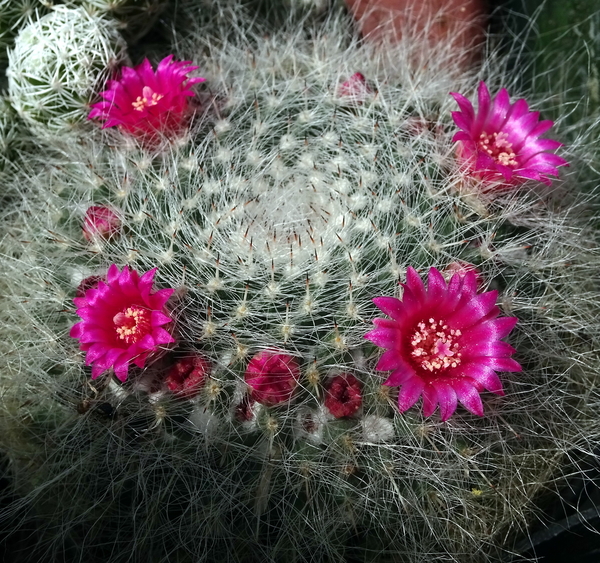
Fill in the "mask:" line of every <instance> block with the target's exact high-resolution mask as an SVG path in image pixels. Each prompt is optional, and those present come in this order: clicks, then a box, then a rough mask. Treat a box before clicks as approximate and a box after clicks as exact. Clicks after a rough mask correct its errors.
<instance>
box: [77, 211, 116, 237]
mask: <svg viewBox="0 0 600 563" xmlns="http://www.w3.org/2000/svg"><path fill="white" fill-rule="evenodd" d="M120 228H121V219H119V216H118V215H117V214H116V213H115V212H114V211H113V210H112V209H109V208H108V207H104V206H100V205H92V206H91V207H88V209H87V211H86V212H85V217H84V218H83V236H84V238H85V239H86V240H87V241H92V240H93V239H94V237H95V236H99V237H102V238H108V237H110V236H112V235H114V234H115V233H117V232H119V229H120Z"/></svg>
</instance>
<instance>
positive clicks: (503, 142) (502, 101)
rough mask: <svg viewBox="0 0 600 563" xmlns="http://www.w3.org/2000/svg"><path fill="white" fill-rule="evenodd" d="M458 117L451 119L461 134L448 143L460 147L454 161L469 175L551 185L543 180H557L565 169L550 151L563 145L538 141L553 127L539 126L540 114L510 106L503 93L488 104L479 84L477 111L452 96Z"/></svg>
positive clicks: (519, 104) (520, 105)
mask: <svg viewBox="0 0 600 563" xmlns="http://www.w3.org/2000/svg"><path fill="white" fill-rule="evenodd" d="M451 95H452V96H454V99H455V100H456V102H457V103H458V106H459V108H460V110H461V111H453V112H452V118H453V119H454V122H455V123H456V125H458V127H459V128H460V129H462V131H459V132H458V133H456V134H455V135H454V137H453V139H452V140H453V141H459V142H460V145H459V148H458V156H459V158H460V159H462V160H464V161H465V162H466V163H467V165H468V166H469V168H470V169H471V170H472V172H473V173H474V174H475V175H476V176H478V177H479V178H481V179H482V180H486V181H502V180H504V181H505V182H508V183H510V184H518V183H523V182H525V181H526V180H527V179H532V180H539V181H541V182H544V183H545V184H548V185H550V183H551V181H550V178H548V176H558V167H559V166H568V164H567V162H566V161H565V160H564V159H563V158H561V157H560V156H558V155H556V154H554V153H549V152H546V151H554V150H556V149H557V148H559V147H561V146H562V143H559V142H558V141H554V140H552V139H540V135H542V134H543V133H545V132H546V131H548V129H550V127H552V125H553V124H554V122H553V121H550V120H544V121H539V112H537V111H535V112H531V111H529V106H528V105H527V102H526V101H525V100H524V99H519V100H517V101H516V102H515V103H514V104H511V103H510V98H509V95H508V92H507V91H506V88H502V89H501V90H500V92H498V94H497V95H496V97H495V98H494V99H493V100H492V99H491V98H490V93H489V91H488V88H487V86H486V85H485V82H481V83H480V84H479V90H478V97H479V107H478V109H477V113H475V111H474V109H473V105H472V104H471V102H470V101H469V100H467V98H465V97H464V96H463V95H462V94H458V93H455V92H453V93H451Z"/></svg>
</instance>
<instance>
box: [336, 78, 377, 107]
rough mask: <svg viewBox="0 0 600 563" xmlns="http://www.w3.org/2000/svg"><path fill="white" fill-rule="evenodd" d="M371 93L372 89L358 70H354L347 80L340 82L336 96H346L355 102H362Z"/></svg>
mask: <svg viewBox="0 0 600 563" xmlns="http://www.w3.org/2000/svg"><path fill="white" fill-rule="evenodd" d="M372 93H373V90H372V89H371V87H370V86H369V85H368V84H367V80H366V79H365V77H364V75H363V74H362V73H360V72H355V73H354V74H353V75H352V76H351V77H350V78H348V80H346V81H345V82H343V83H342V84H340V85H339V87H338V91H337V95H338V97H340V98H346V99H347V100H348V101H350V102H354V103H357V104H362V103H363V102H364V101H365V100H366V99H367V98H368V97H369V96H370V95H371V94H372Z"/></svg>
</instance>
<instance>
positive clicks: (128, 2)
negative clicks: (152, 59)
mask: <svg viewBox="0 0 600 563" xmlns="http://www.w3.org/2000/svg"><path fill="white" fill-rule="evenodd" d="M63 3H64V4H66V5H67V6H72V7H77V6H82V7H84V8H85V9H86V10H87V11H88V12H89V13H90V14H92V15H98V16H106V17H109V18H114V19H115V20H116V21H117V22H118V29H119V31H120V32H121V33H122V34H123V35H124V36H125V38H126V39H127V40H128V41H131V42H135V41H137V40H138V39H140V38H141V37H143V36H144V35H145V34H146V33H147V32H148V31H149V30H150V28H151V27H152V26H153V25H154V23H155V22H156V19H157V18H158V16H160V14H161V13H162V12H163V11H164V9H165V8H166V7H167V6H168V4H169V0H64V1H63Z"/></svg>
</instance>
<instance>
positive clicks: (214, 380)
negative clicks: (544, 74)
mask: <svg viewBox="0 0 600 563" xmlns="http://www.w3.org/2000/svg"><path fill="white" fill-rule="evenodd" d="M243 9H244V7H243V6H242V5H241V3H240V5H238V4H237V3H236V2H229V3H227V7H226V9H225V8H224V9H223V10H222V11H221V12H220V13H219V12H218V11H215V13H214V14H213V15H212V16H211V18H208V17H207V16H206V14H205V15H204V16H203V18H204V19H201V18H198V20H197V24H196V27H195V29H193V31H192V33H191V35H190V38H189V40H187V41H186V42H181V43H180V49H181V52H180V53H178V55H179V58H180V59H185V60H192V61H193V62H194V64H196V65H198V66H199V70H198V73H201V74H202V75H203V76H204V77H206V78H207V81H206V83H205V84H203V85H201V86H196V87H197V88H198V90H199V94H198V103H197V104H196V105H195V106H193V105H192V106H190V107H193V108H194V110H195V116H194V117H193V118H192V120H191V121H190V125H189V130H188V131H187V132H186V133H183V132H182V131H180V130H177V135H173V136H171V137H170V136H169V132H168V131H162V132H160V133H161V135H162V136H161V135H159V136H158V139H154V141H153V142H149V141H148V138H147V137H146V136H144V137H139V138H137V137H136V136H135V134H133V133H134V132H135V130H133V133H132V134H128V133H127V132H126V131H123V132H119V131H115V132H114V133H111V134H110V135H109V134H106V133H105V132H102V131H100V130H99V128H98V130H96V131H95V132H94V133H93V134H92V135H90V136H88V137H81V138H75V137H70V138H68V139H66V140H65V143H63V144H62V145H61V151H60V152H58V151H53V150H52V149H50V148H47V149H44V152H43V154H42V155H40V156H38V157H37V158H36V157H34V156H33V155H32V156H31V158H30V159H29V160H28V161H27V166H25V165H23V166H22V168H21V169H20V170H19V171H16V172H15V173H14V175H13V179H12V182H13V184H14V189H15V190H18V191H19V193H20V197H21V201H20V203H19V204H18V205H14V206H11V207H10V208H9V209H6V210H5V211H4V215H5V216H4V219H5V221H4V224H5V225H6V227H3V228H4V229H5V232H7V229H10V234H9V233H7V234H5V236H4V238H3V241H2V254H3V257H4V258H3V262H4V265H5V270H6V271H7V275H6V276H4V278H3V279H2V281H1V282H0V283H2V289H3V291H2V292H0V294H1V295H3V296H4V297H3V301H2V307H0V311H1V313H0V314H1V315H2V322H3V326H5V327H6V329H5V331H6V339H5V340H6V341H5V342H3V343H2V346H3V347H5V348H6V353H5V354H4V358H6V360H2V362H3V364H2V369H0V378H1V379H0V385H1V386H2V395H1V396H2V410H1V414H2V418H0V429H1V431H0V440H1V443H2V446H3V448H4V449H5V450H6V451H7V452H8V455H9V456H10V460H11V464H12V475H13V477H14V482H15V487H16V490H17V492H18V493H19V494H20V495H22V497H23V499H24V500H23V501H22V504H21V505H15V508H14V511H15V512H14V513H12V514H13V516H14V515H15V513H16V515H19V516H21V517H23V518H24V517H25V516H24V515H23V514H22V513H19V512H18V511H19V507H20V506H23V504H24V505H26V506H27V507H28V509H29V510H30V511H31V513H30V515H31V516H32V517H33V518H34V520H35V522H36V524H37V528H38V530H39V542H38V544H37V546H35V547H36V551H35V553H36V557H38V558H39V556H40V555H39V554H43V555H46V556H48V555H50V556H54V557H56V556H57V555H59V554H60V555H61V556H63V555H64V554H67V555H68V556H69V557H70V558H71V559H77V558H79V557H83V555H84V554H85V557H86V558H88V559H91V560H92V561H94V560H104V561H105V560H107V559H109V560H111V561H131V560H135V561H137V560H140V561H141V560H146V561H147V560H151V561H174V560H178V561H194V562H198V561H239V562H252V561H282V562H290V561H323V562H333V561H340V562H341V561H383V562H386V561H411V562H420V561H432V560H433V561H448V560H453V561H461V562H468V561H485V560H490V559H494V558H496V557H499V556H500V552H501V549H502V547H501V542H502V540H503V538H505V537H507V535H508V537H510V534H511V532H512V530H514V527H520V526H525V525H526V522H527V517H528V514H529V511H530V509H531V507H532V500H533V499H534V498H535V496H536V495H537V494H538V493H539V492H540V491H542V490H543V489H544V488H546V487H548V486H550V483H552V482H553V479H555V478H556V477H557V475H559V473H560V467H561V465H562V464H563V463H565V461H566V458H568V457H571V458H572V459H573V460H574V461H576V454H577V452H578V451H581V450H584V449H586V448H589V449H591V448H592V447H593V445H594V444H596V443H597V440H598V438H599V433H598V414H597V413H598V399H599V397H598V383H599V380H598V377H599V376H598V374H597V369H596V366H597V360H598V358H597V350H598V349H600V347H599V346H598V338H599V336H600V330H599V329H600V325H599V321H598V318H599V317H598V302H599V297H600V295H599V294H598V287H597V286H596V285H595V282H594V276H595V272H596V271H597V267H598V256H597V251H596V242H595V237H597V233H596V232H595V231H593V229H592V228H591V226H590V222H589V221H588V219H587V218H586V210H587V206H586V201H585V199H584V198H583V197H580V195H579V193H578V192H577V189H578V188H577V183H578V182H580V183H584V182H585V181H586V180H585V175H584V174H583V173H580V172H579V171H578V166H577V165H578V163H579V160H578V156H577V147H575V148H572V149H570V150H569V149H567V150H566V151H565V153H567V155H568V159H569V161H570V162H571V168H570V170H569V171H567V172H564V171H563V170H562V169H561V176H564V180H557V181H555V183H554V184H553V187H552V188H547V187H546V186H544V185H543V184H541V183H540V182H536V181H528V182H524V181H520V183H518V184H514V183H513V184H508V185H504V186H503V187H501V188H500V187H498V185H497V184H490V180H489V178H486V177H485V176H484V177H483V178H482V177H481V176H478V175H477V174H475V173H473V171H471V170H469V169H468V168H467V167H466V166H465V162H464V160H461V158H463V157H464V154H463V156H462V157H461V156H460V155H458V156H457V154H456V147H455V145H454V143H453V141H452V139H453V136H454V134H455V133H456V132H457V128H456V126H455V125H454V124H453V121H452V117H451V111H452V110H456V103H455V101H454V100H453V99H452V98H451V96H450V95H449V93H450V92H462V93H464V94H465V95H467V97H469V98H473V96H474V95H475V90H476V86H477V82H478V80H479V79H480V78H482V76H477V75H476V73H472V74H461V73H460V72H457V68H456V67H454V66H453V63H454V62H455V61H454V58H453V56H452V53H447V52H444V51H443V49H441V48H440V49H439V50H435V51H431V52H429V56H428V60H429V64H428V65H427V66H422V67H419V66H417V67H416V68H415V66H412V64H411V62H414V61H415V60H416V59H415V57H414V56H413V55H414V54H415V53H418V50H419V49H420V48H422V45H418V44H415V43H414V42H413V41H411V40H410V38H404V40H403V42H402V43H400V44H399V45H396V46H389V48H388V49H385V50H381V51H380V50H376V49H370V48H369V47H368V46H364V45H363V46H359V44H358V43H357V42H356V41H355V40H353V39H351V37H352V35H351V33H350V27H349V20H348V19H347V18H346V17H345V16H344V15H343V14H340V13H337V12H335V13H333V14H332V15H331V17H329V18H328V19H327V20H326V21H324V22H322V23H319V24H315V26H314V27H313V28H311V29H310V33H309V32H308V31H307V30H306V29H297V28H296V27H295V26H294V25H293V24H292V25H290V26H289V27H283V28H281V29H279V30H277V31H273V30H269V36H268V37H267V33H266V32H267V30H266V29H262V28H260V26H259V25H258V24H256V22H254V23H250V21H249V20H246V16H245V15H244V12H243ZM186 13H187V14H189V15H191V14H193V13H194V12H193V10H192V8H191V7H190V11H189V12H186ZM189 19H193V18H191V16H190V18H189ZM231 21H236V22H237V23H236V25H237V26H238V27H236V29H235V30H233V31H232V30H231V27H230V22H231ZM242 23H243V25H242ZM429 48H431V47H429ZM357 72H360V73H362V74H361V76H363V78H362V79H361V78H360V77H357V76H356V73H357ZM351 77H352V78H351ZM457 77H458V78H457ZM485 78H486V82H487V83H488V84H489V85H491V87H493V89H494V90H499V89H500V86H506V87H507V88H509V90H511V93H512V95H513V96H515V93H514V92H515V90H516V88H515V85H514V84H511V83H510V82H508V79H507V74H505V73H504V71H503V67H502V65H501V63H500V62H498V61H497V60H491V61H490V62H489V64H488V65H487V66H486V70H485ZM507 82H508V83H507ZM480 91H481V87H480ZM150 94H151V93H149V95H148V96H146V99H145V100H144V99H141V100H137V99H135V100H134V102H133V103H135V104H138V105H139V107H142V106H143V104H146V105H148V106H149V107H151V106H152V103H153V98H152V97H151V95H150ZM153 94H157V97H156V98H157V100H158V97H159V96H161V95H162V94H161V93H160V92H159V91H158V89H155V90H154V92H153ZM134 97H135V95H134ZM140 98H141V96H140ZM158 101H160V100H158ZM142 102H143V103H142ZM134 107H138V106H134ZM520 107H521V109H522V104H521V105H520ZM142 109H143V108H142ZM534 136H535V135H534ZM530 141H531V139H530ZM582 144H583V138H582ZM546 154H550V153H546ZM507 155H508V153H507ZM496 156H497V155H496ZM513 156H514V155H513ZM498 158H500V157H498ZM502 158H504V157H502ZM502 158H500V160H502ZM506 158H512V157H510V155H508V156H506ZM540 158H541V157H540ZM548 158H549V159H550V157H548ZM554 164H555V165H560V163H558V161H554ZM540 166H541V165H540ZM540 170H542V168H541V167H540ZM543 170H545V172H548V170H549V168H547V167H546V168H544V169H543ZM548 173H550V174H552V172H548ZM542 179H544V178H542ZM546 179H547V178H546ZM588 182H590V183H591V181H589V180H588ZM492 185H493V186H495V187H494V188H491V187H490V186H492ZM582 241H584V242H582ZM431 267H435V268H436V269H437V270H439V271H440V272H444V273H446V274H447V276H448V277H449V278H450V277H451V275H452V273H453V272H454V273H455V272H457V271H458V272H459V273H458V274H457V275H456V276H455V278H454V280H455V282H451V283H454V285H455V286H456V285H457V284H458V283H463V282H459V280H461V279H462V280H465V279H468V280H470V281H469V282H468V283H469V284H471V285H473V284H475V283H476V282H477V283H479V284H480V289H479V290H478V291H480V292H482V293H483V292H484V291H486V290H491V289H495V290H497V291H498V292H499V297H498V306H499V307H500V308H501V310H502V317H508V316H510V317H517V318H518V324H517V327H516V328H515V330H514V331H513V333H512V334H511V336H510V339H509V341H510V343H511V344H512V345H513V346H514V347H515V348H516V350H517V352H516V354H515V360H516V361H518V362H519V363H520V364H521V365H522V367H523V372H522V373H508V374H507V373H502V374H501V378H502V383H503V387H504V390H505V392H506V396H505V397H497V396H494V395H492V394H490V393H482V400H483V405H484V410H485V416H483V417H480V416H476V414H473V413H471V412H468V410H465V409H464V408H462V407H459V408H458V410H457V411H456V413H455V414H454V416H453V417H452V418H450V419H449V420H448V421H447V422H446V421H442V420H440V417H439V416H438V415H437V414H434V415H433V416H432V417H425V416H423V414H422V412H421V409H420V408H418V407H414V408H411V409H408V410H406V412H404V413H403V414H401V413H400V412H398V400H397V399H398V398H397V391H396V389H395V387H396V386H382V383H383V382H384V380H385V379H386V377H387V375H389V373H386V372H385V371H383V370H378V369H377V368H376V364H377V360H378V359H379V358H380V356H381V354H380V351H379V350H378V349H377V348H376V347H375V346H373V345H372V344H371V343H369V342H368V341H367V340H365V338H364V336H365V334H367V333H368V332H370V331H372V329H373V323H372V321H373V319H374V318H375V317H376V316H382V313H380V312H378V310H377V308H376V307H375V305H374V304H373V303H372V299H373V298H377V297H381V296H387V297H392V296H396V297H402V289H401V286H399V282H405V280H406V279H407V278H411V276H412V279H413V281H414V276H415V275H416V274H415V272H414V270H413V269H412V268H416V269H417V270H419V271H420V272H421V275H422V276H423V277H424V274H425V273H426V272H427V271H428V270H429V269H430V268H431ZM154 268H157V270H156V272H154V273H152V274H146V275H145V276H142V274H144V273H145V272H149V271H150V270H152V269H154ZM465 270H471V273H470V274H467V273H465ZM473 271H476V272H477V274H476V275H475V274H474V273H473ZM132 272H137V273H139V276H138V274H134V273H132ZM460 272H462V273H460ZM433 275H436V274H433ZM461 276H462V277H461ZM411 283H412V282H411ZM431 283H432V282H431V278H430V284H431ZM436 283H437V284H438V287H441V286H440V285H439V284H441V283H442V282H440V281H437V282H436ZM444 283H446V282H444ZM464 283H465V284H466V283H467V282H464ZM152 285H153V289H150V287H151V286H152ZM413 287H414V285H413ZM160 291H162V292H163V293H160V294H159V293H158V292H160ZM404 291H406V289H405V290H404ZM415 291H416V290H415ZM473 291H474V289H473ZM110 292H112V293H110ZM109 293H110V296H109ZM124 295H129V296H130V297H131V296H135V303H133V305H132V306H131V307H129V306H128V307H127V308H126V309H123V311H122V312H119V313H117V314H116V315H114V316H113V314H112V313H110V314H108V313H107V314H108V316H109V317H110V318H108V317H107V318H108V321H107V322H113V323H115V326H118V334H119V338H120V339H121V340H124V341H126V342H127V343H128V344H129V343H131V342H133V343H135V344H136V345H137V344H139V348H137V349H136V350H137V351H136V354H135V355H133V356H127V357H125V356H123V355H121V354H119V355H115V356H114V358H113V363H112V364H111V362H110V361H109V360H108V359H107V357H106V355H105V356H102V355H101V354H102V353H104V352H103V350H101V348H102V347H101V346H100V347H96V348H94V349H92V346H94V345H95V344H98V343H99V342H101V341H103V342H104V340H103V339H105V337H106V334H100V333H99V332H98V333H96V334H95V336H94V335H92V336H91V338H92V339H91V340H89V339H87V335H90V334H91V332H88V331H89V327H88V326H87V325H86V323H87V322H88V321H89V320H90V319H92V317H93V319H96V320H97V319H98V315H100V314H101V313H99V312H98V311H96V312H94V311H92V310H91V309H93V305H92V304H91V303H92V301H95V302H97V303H104V304H108V305H110V299H113V300H115V299H121V298H123V299H125V298H124V297H123V296H124ZM109 297H110V299H109ZM488 297H489V295H488ZM73 298H76V299H77V300H76V301H75V307H74V305H73ZM167 298H168V300H167ZM407 299H408V298H407ZM488 300H489V299H488ZM379 303H382V302H381V301H380V302H379ZM388 304H389V302H388ZM90 307H91V309H90ZM85 308H87V310H86V311H84V310H83V309H85ZM100 309H101V308H100ZM76 310H77V311H78V312H79V313H80V317H81V318H78V317H77V316H76V315H75V314H74V313H75V312H76ZM107 311H108V309H107ZM494 314H495V315H498V314H500V311H499V310H495V313H494ZM492 316H494V315H491V314H490V318H491V317H492ZM93 319H92V320H93ZM510 322H512V321H510ZM76 323H79V324H78V325H76ZM73 325H75V326H76V327H77V328H74V326H73ZM150 326H151V327H152V328H151V329H150ZM143 327H145V328H144V330H147V331H148V335H151V336H152V337H153V338H154V339H155V340H147V341H144V343H142V342H141V341H139V342H138V341H137V340H136V331H138V330H142V328H143ZM422 330H423V331H425V328H424V329H422ZM444 330H445V328H444ZM106 338H108V337H106ZM111 338H112V337H111ZM159 338H160V339H162V340H161V342H162V344H160V345H156V344H155V343H156V342H158V339H159ZM86 339H87V340H86ZM371 340H373V341H375V340H376V338H375V337H373V336H371ZM142 344H143V345H142ZM451 345H452V344H449V345H448V346H451ZM80 347H81V350H83V351H84V352H86V353H87V360H88V363H89V364H90V367H86V366H85V365H84V364H85V354H84V353H83V352H82V351H81V350H80ZM131 350H132V348H128V353H129V352H130V351H131ZM448 353H449V352H448ZM111 354H112V352H111ZM447 356H448V354H447V355H446V356H445V357H447ZM100 357H102V362H105V363H103V364H101V363H100V360H99V358H100ZM117 359H118V361H117ZM504 359H506V358H504ZM105 365H108V366H109V367H111V366H112V367H114V373H115V375H116V377H114V376H113V375H112V372H111V370H110V369H109V370H108V371H106V370H105ZM505 365H507V363H505ZM498 371H502V370H501V369H499V370H498ZM272 374H278V377H276V378H270V377H269V376H270V375H272ZM90 376H93V377H94V379H91V378H90ZM469 404H471V405H472V403H469ZM445 408H446V407H443V406H442V405H440V410H441V411H442V410H443V409H445ZM469 410H471V409H469ZM473 410H476V409H473ZM441 418H442V419H444V420H445V419H446V418H447V417H446V416H445V415H444V414H443V412H442V416H441ZM15 521H18V522H20V521H21V520H16V519H15ZM506 547H507V548H510V546H509V545H507V546H506Z"/></svg>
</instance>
